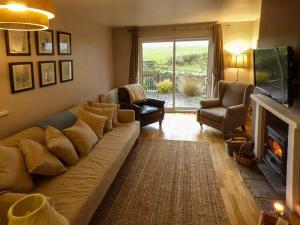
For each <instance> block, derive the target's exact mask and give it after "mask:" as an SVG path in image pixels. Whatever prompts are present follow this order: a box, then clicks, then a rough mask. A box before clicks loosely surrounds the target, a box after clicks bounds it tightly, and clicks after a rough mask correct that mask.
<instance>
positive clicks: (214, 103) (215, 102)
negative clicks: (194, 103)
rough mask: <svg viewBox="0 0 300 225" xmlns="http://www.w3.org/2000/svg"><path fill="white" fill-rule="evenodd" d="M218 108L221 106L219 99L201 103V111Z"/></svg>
mask: <svg viewBox="0 0 300 225" xmlns="http://www.w3.org/2000/svg"><path fill="white" fill-rule="evenodd" d="M218 106H220V100H219V99H218V98H216V99H207V100H201V101H200V108H201V109H207V108H212V107H218Z"/></svg>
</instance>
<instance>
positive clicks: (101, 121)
mask: <svg viewBox="0 0 300 225" xmlns="http://www.w3.org/2000/svg"><path fill="white" fill-rule="evenodd" d="M78 117H79V118H80V119H81V120H82V121H84V122H85V123H86V124H87V125H88V126H89V127H90V128H91V129H92V130H93V131H94V132H95V134H96V135H97V137H98V138H99V139H101V138H102V137H103V130H104V127H105V124H106V121H107V117H106V116H99V115H96V114H94V113H91V112H88V111H84V110H81V111H79V113H78Z"/></svg>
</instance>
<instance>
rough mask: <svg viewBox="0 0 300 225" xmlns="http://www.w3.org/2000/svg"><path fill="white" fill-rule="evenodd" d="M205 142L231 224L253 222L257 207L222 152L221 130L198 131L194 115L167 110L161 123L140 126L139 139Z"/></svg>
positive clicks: (254, 224) (246, 224)
mask: <svg viewBox="0 0 300 225" xmlns="http://www.w3.org/2000/svg"><path fill="white" fill-rule="evenodd" d="M145 138H148V139H149V138H150V139H167V140H192V141H206V142H209V144H210V150H211V153H212V157H213V162H214V166H215V170H216V173H217V177H218V180H219V184H220V188H221V193H222V196H223V199H224V204H225V208H226V212H227V214H228V218H229V220H230V223H231V224H232V225H256V224H257V223H258V217H259V209H258V208H257V206H256V204H255V202H254V199H253V198H252V196H251V194H250V192H249V190H248V189H247V187H246V186H245V184H244V182H243V180H242V177H241V176H240V174H239V171H238V170H237V169H236V167H235V165H234V161H233V160H232V158H231V157H230V156H229V155H228V154H227V153H226V151H225V146H224V139H223V137H222V133H221V132H219V131H217V130H215V129H213V128H209V127H207V126H204V129H203V130H202V131H201V130H200V126H199V124H198V123H197V122H196V114H191V113H190V114H187V113H185V114H183V113H167V114H166V117H165V120H164V122H163V126H162V128H161V129H159V126H158V123H155V124H153V125H149V126H147V127H144V128H142V131H141V135H140V139H145Z"/></svg>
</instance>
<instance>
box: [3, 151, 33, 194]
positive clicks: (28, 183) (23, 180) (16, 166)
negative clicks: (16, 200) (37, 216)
mask: <svg viewBox="0 0 300 225" xmlns="http://www.w3.org/2000/svg"><path fill="white" fill-rule="evenodd" d="M32 188H33V183H32V180H31V176H30V174H29V173H28V172H27V169H26V165H25V161H24V158H23V155H22V152H21V151H20V149H19V148H17V147H7V146H0V192H2V191H12V192H24V193H25V192H28V191H30V190H31V189H32Z"/></svg>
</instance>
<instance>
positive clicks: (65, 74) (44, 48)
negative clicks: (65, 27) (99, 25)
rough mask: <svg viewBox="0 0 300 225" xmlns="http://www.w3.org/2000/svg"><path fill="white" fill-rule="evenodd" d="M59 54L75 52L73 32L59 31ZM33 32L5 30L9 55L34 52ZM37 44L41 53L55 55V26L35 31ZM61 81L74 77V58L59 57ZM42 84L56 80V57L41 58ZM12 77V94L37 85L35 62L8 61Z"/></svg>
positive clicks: (44, 85) (42, 54)
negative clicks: (50, 58)
mask: <svg viewBox="0 0 300 225" xmlns="http://www.w3.org/2000/svg"><path fill="white" fill-rule="evenodd" d="M56 34H57V36H56V37H57V54H58V55H71V54H72V43H71V41H72V38H71V33H67V32H61V31H57V32H56ZM30 35H31V33H30V32H28V31H5V43H6V54H7V56H31V43H30V40H31V37H30ZM34 35H35V48H36V55H38V56H53V55H55V45H54V43H55V42H54V32H53V30H43V31H36V32H35V33H34ZM58 64H59V75H60V82H61V83H64V82H68V81H72V80H73V79H74V78H73V60H71V59H67V60H65V59H64V60H58ZM37 65H38V73H39V85H40V87H47V86H51V85H55V84H57V73H56V67H57V62H56V61H55V60H42V61H38V62H37ZM9 77H10V84H11V92H12V94H15V93H19V92H23V91H28V90H33V89H35V83H34V64H33V62H12V63H9Z"/></svg>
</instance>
